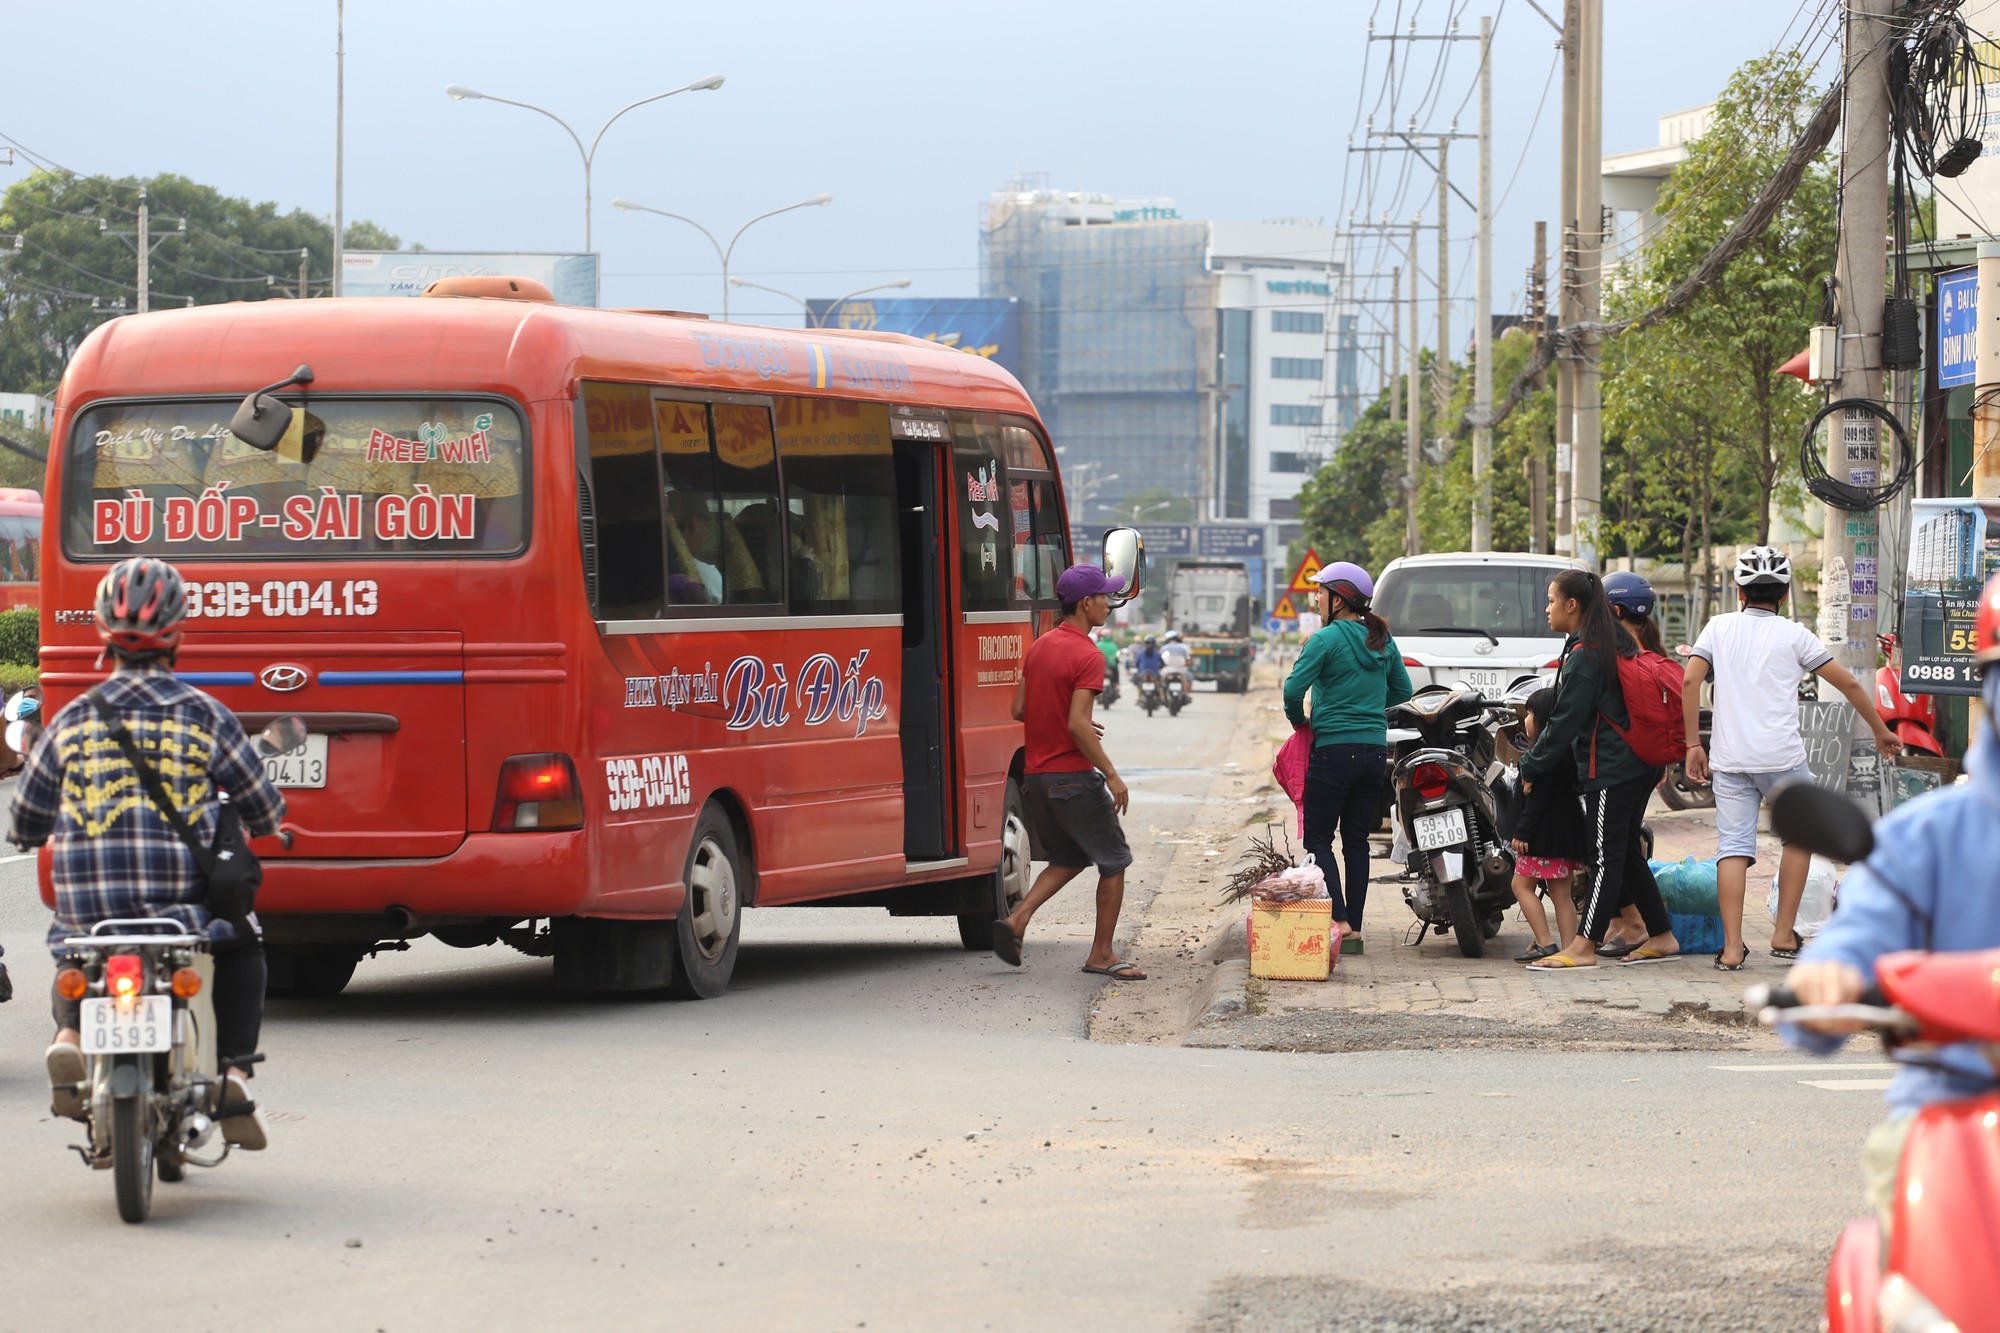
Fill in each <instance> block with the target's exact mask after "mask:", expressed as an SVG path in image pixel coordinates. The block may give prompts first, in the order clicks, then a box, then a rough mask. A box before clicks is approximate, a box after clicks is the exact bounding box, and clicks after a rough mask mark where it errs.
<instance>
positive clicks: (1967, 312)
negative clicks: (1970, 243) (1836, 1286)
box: [1937, 268, 1979, 389]
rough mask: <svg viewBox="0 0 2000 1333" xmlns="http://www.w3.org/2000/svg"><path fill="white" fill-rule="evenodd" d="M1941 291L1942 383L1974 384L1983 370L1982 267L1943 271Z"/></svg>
mask: <svg viewBox="0 0 2000 1333" xmlns="http://www.w3.org/2000/svg"><path fill="white" fill-rule="evenodd" d="M1937 292H1938V313H1937V325H1938V339H1937V371H1938V384H1939V386H1940V387H1942V388H1946V389H1949V388H1952V387H1954V386H1956V385H1960V384H1971V383H1972V382H1973V381H1974V380H1975V379H1976V378H1977V377H1978V373H1979V270H1978V269H1976V268H1961V269H1956V270H1954V271H1952V272H1950V273H1941V274H1939V275H1938V280H1937Z"/></svg>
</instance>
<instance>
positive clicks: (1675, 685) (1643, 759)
mask: <svg viewBox="0 0 2000 1333" xmlns="http://www.w3.org/2000/svg"><path fill="white" fill-rule="evenodd" d="M1685 679H1686V675H1685V673H1683V671H1682V670H1681V668H1680V666H1679V665H1678V664H1677V663H1675V662H1674V661H1672V660H1671V659H1669V658H1665V657H1662V656H1660V654H1658V653H1648V652H1641V653H1639V654H1638V655H1637V656H1635V657H1621V658H1619V659H1618V686H1619V688H1620V689H1621V690H1623V691H1624V693H1625V715H1626V716H1627V717H1628V718H1630V719H1631V723H1632V725H1631V727H1630V728H1629V729H1628V728H1625V727H1621V726H1619V725H1618V724H1617V723H1616V722H1612V721H1611V719H1610V717H1609V716H1607V715H1605V714H1603V713H1601V712H1600V713H1599V714H1598V716H1599V717H1603V718H1604V720H1605V721H1606V722H1608V723H1610V725H1611V729H1612V730H1613V731H1615V732H1617V733H1618V734H1619V736H1620V737H1622V738H1623V739H1624V741H1625V744H1627V745H1629V746H1630V747H1632V753H1633V754H1635V755H1637V756H1638V757H1639V762H1640V763H1642V764H1646V765H1648V766H1650V767H1653V768H1665V767H1666V766H1667V765H1668V764H1678V763H1679V762H1680V761H1681V760H1682V759H1683V758H1685V757H1686V756H1687V740H1686V732H1685V731H1684V728H1685V726H1686V725H1687V724H1686V719H1685V718H1684V717H1683V716H1682V714H1681V683H1682V682H1683V681H1684V680H1685ZM1593 748H1594V747H1593ZM1595 761H1596V756H1595V755H1594V754H1593V756H1592V764H1591V767H1592V768H1593V769H1595V768H1596V762H1595Z"/></svg>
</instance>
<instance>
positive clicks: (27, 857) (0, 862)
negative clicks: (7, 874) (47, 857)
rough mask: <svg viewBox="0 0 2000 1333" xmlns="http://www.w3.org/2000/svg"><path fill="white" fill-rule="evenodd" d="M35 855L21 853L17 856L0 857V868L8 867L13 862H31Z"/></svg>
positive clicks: (32, 853)
mask: <svg viewBox="0 0 2000 1333" xmlns="http://www.w3.org/2000/svg"><path fill="white" fill-rule="evenodd" d="M37 855H38V853H36V852H22V853H21V854H20V855H19V856H0V866H4V865H8V864H10V863H11V862H14V861H32V860H34V859H35V857H36V856H37Z"/></svg>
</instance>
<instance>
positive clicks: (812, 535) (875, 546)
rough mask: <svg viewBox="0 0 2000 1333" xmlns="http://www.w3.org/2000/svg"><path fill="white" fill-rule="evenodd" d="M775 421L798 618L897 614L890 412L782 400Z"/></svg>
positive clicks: (881, 407) (897, 560)
mask: <svg viewBox="0 0 2000 1333" xmlns="http://www.w3.org/2000/svg"><path fill="white" fill-rule="evenodd" d="M777 418H778V451H779V453H780V454H781V455H782V457H783V458H784V463H785V510H786V516H787V530H788V533H789V543H790V552H789V567H790V573H791V610H792V612H793V614H795V615H879V614H885V613H890V612H894V611H895V610H896V609H897V606H898V605H899V598H900V596H901V587H902V566H901V553H900V550H899V547H898V542H897V533H896V470H895V460H894V457H893V454H892V446H891V444H890V442H889V409H888V408H887V407H885V406H884V405H882V404H880V403H848V402H837V401H834V400H831V399H819V398H781V399H779V400H778V404H777Z"/></svg>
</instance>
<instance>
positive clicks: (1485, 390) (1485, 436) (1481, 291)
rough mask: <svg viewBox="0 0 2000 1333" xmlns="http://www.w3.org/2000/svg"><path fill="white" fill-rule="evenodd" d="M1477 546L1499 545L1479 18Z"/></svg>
mask: <svg viewBox="0 0 2000 1333" xmlns="http://www.w3.org/2000/svg"><path fill="white" fill-rule="evenodd" d="M1473 266H1474V268H1475V269H1476V270H1477V272H1476V273H1475V274H1474V275H1473V291H1474V301H1473V307H1472V309H1473V316H1472V325H1473V346H1474V348H1475V352H1476V355H1477V356H1478V360H1476V361H1474V362H1473V366H1472V549H1473V550H1475V551H1490V550H1492V549H1493V20H1492V18H1490V17H1488V16H1485V15H1482V16H1481V17H1480V20H1479V243H1478V245H1477V246H1476V247H1475V248H1474V251H1473Z"/></svg>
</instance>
